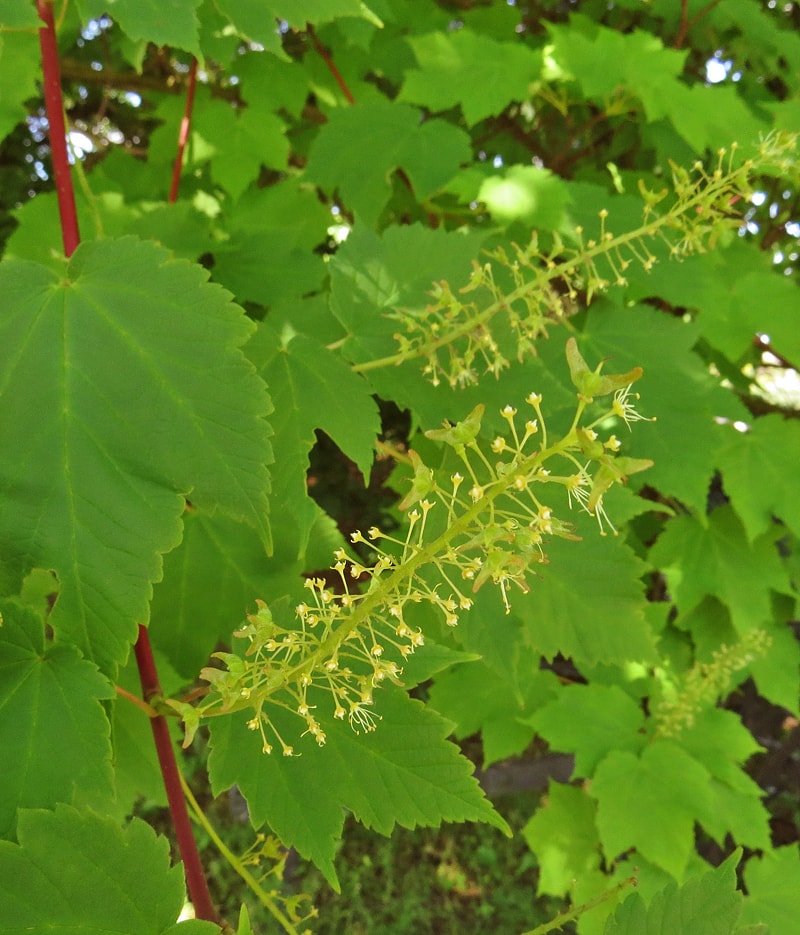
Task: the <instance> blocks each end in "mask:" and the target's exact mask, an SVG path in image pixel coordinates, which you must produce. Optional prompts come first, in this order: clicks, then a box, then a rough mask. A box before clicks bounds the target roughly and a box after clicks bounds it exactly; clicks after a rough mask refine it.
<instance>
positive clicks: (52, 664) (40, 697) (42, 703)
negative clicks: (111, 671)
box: [0, 601, 114, 931]
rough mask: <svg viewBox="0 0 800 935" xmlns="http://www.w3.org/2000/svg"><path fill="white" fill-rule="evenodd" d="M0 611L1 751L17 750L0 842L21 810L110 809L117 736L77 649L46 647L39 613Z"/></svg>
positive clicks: (98, 684) (103, 692) (2, 793)
mask: <svg viewBox="0 0 800 935" xmlns="http://www.w3.org/2000/svg"><path fill="white" fill-rule="evenodd" d="M0 606H1V607H2V626H0V659H2V663H1V664H0V712H2V717H0V745H2V749H3V750H7V751H13V756H9V757H8V759H7V761H6V763H5V765H4V767H3V772H2V777H1V778H0V836H8V834H9V832H10V831H11V830H12V828H13V825H14V813H15V811H16V809H17V808H38V807H48V806H51V805H54V804H55V803H56V802H59V801H60V802H70V803H72V802H78V803H86V804H92V805H93V806H94V807H98V808H100V807H102V806H103V805H104V804H105V805H109V804H110V802H111V799H112V798H113V788H112V773H111V736H110V728H109V724H108V719H107V718H106V715H105V712H104V711H103V707H102V705H101V703H100V700H101V699H105V698H111V697H113V695H114V690H113V688H112V686H111V685H110V684H109V683H108V681H107V680H106V679H105V678H103V676H101V675H100V673H99V672H98V671H97V668H96V667H95V666H94V665H92V664H91V663H90V662H87V661H86V660H84V659H81V657H80V654H79V653H78V652H77V650H76V649H74V648H73V647H71V646H59V645H52V644H50V645H46V644H45V639H44V624H43V622H42V621H41V620H40V619H39V618H38V617H37V616H36V615H35V614H33V613H31V612H30V611H29V610H25V609H23V608H21V607H20V606H18V605H17V604H15V603H13V602H11V601H5V602H3V603H2V605H0ZM0 919H3V921H4V922H5V921H7V917H6V916H5V915H3V914H2V912H0ZM4 931H5V928H4Z"/></svg>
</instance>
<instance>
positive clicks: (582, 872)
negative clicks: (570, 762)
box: [522, 782, 600, 896]
mask: <svg viewBox="0 0 800 935" xmlns="http://www.w3.org/2000/svg"><path fill="white" fill-rule="evenodd" d="M596 811H597V806H596V805H595V803H594V802H593V801H592V800H591V799H590V798H589V796H588V795H586V793H585V792H584V790H583V789H579V788H576V787H575V786H568V785H563V784H561V783H557V782H551V783H550V789H549V792H548V794H547V798H546V799H545V801H544V804H543V805H542V806H541V807H540V808H539V809H538V810H537V811H536V813H535V814H534V816H533V818H531V819H530V821H529V822H528V823H527V825H525V827H524V828H523V829H522V834H523V836H524V837H525V840H526V841H527V842H528V845H529V846H530V849H531V850H532V851H533V853H534V854H536V857H537V859H538V861H539V867H540V871H539V888H538V892H539V893H550V894H551V895H553V896H566V895H567V893H569V891H570V890H571V889H572V887H573V885H574V883H575V881H576V880H580V879H582V878H585V876H586V875H587V874H588V873H589V872H591V871H592V870H595V869H596V868H597V867H599V866H600V842H599V840H598V837H597V829H596V827H595V813H596Z"/></svg>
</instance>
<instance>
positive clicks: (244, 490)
mask: <svg viewBox="0 0 800 935" xmlns="http://www.w3.org/2000/svg"><path fill="white" fill-rule="evenodd" d="M204 275H205V274H204V273H203V271H202V270H200V269H199V268H197V267H192V266H190V265H189V264H186V263H183V262H180V261H170V260H169V259H168V257H167V254H166V252H165V251H163V250H162V249H160V248H158V247H155V246H154V245H152V244H148V243H143V242H140V241H137V240H135V239H133V238H130V239H124V240H120V241H100V242H97V243H94V244H87V245H85V246H82V247H81V248H80V249H79V250H78V251H77V252H76V254H75V256H74V257H73V258H72V260H71V261H70V262H69V264H68V265H67V267H66V269H65V271H64V274H63V276H62V278H60V279H59V278H58V277H56V276H55V275H54V274H53V273H52V272H51V271H50V270H47V269H45V268H43V267H39V266H37V265H36V264H33V263H26V262H22V261H19V262H15V261H7V262H5V263H3V265H2V266H0V292H2V293H3V295H4V297H5V317H4V320H3V324H2V334H1V337H2V341H1V342H0V348H2V350H0V354H2V358H0V381H2V385H3V389H4V397H5V406H6V412H11V413H13V414H14V418H13V420H8V421H6V423H5V425H4V426H3V428H2V431H1V432H0V452H2V454H0V458H2V462H0V464H2V467H0V477H2V490H3V494H4V498H3V501H2V508H1V510H0V540H1V541H2V543H3V550H4V557H5V560H6V562H7V563H8V567H9V569H10V571H11V572H12V573H13V574H15V575H19V574H21V573H24V571H25V570H26V568H27V567H30V566H32V565H39V566H43V567H49V568H53V569H54V570H55V571H56V572H57V574H58V576H59V579H60V581H61V596H60V598H59V600H58V603H57V604H56V608H55V611H54V614H53V616H52V619H51V623H52V625H53V626H54V628H55V629H56V631H57V633H58V634H59V636H60V637H61V638H63V639H68V640H71V641H73V642H74V643H76V644H77V645H78V646H79V647H80V648H81V649H82V651H83V652H84V653H86V654H87V655H88V656H89V657H90V658H92V659H94V660H95V661H97V662H98V663H99V664H100V665H101V666H102V667H108V668H110V667H112V665H113V664H114V663H116V662H122V661H124V659H125V657H126V655H127V652H128V647H129V644H130V643H132V642H133V640H134V639H135V637H136V625H137V624H138V623H140V622H142V621H146V620H147V618H148V608H147V602H148V600H149V597H150V591H151V584H152V582H154V581H156V580H158V578H159V577H160V574H161V559H160V553H162V552H165V551H167V550H169V549H171V548H174V546H175V545H177V543H178V541H179V540H180V535H181V524H180V514H181V512H182V509H183V498H184V496H190V497H191V498H192V501H193V502H194V503H195V504H196V505H197V506H198V507H203V506H205V507H207V508H210V509H212V510H213V509H214V508H217V507H219V508H221V509H223V510H224V511H225V512H226V513H229V514H231V515H233V516H237V517H240V518H242V519H247V520H249V521H250V522H251V523H253V524H254V525H255V526H256V527H257V528H258V529H259V531H260V532H261V534H262V536H263V537H264V538H265V539H266V538H267V537H268V534H269V533H268V525H267V520H266V491H267V470H266V466H265V465H266V463H267V462H268V461H269V459H270V449H269V445H268V442H267V436H268V426H267V423H266V422H265V420H264V416H265V415H266V414H267V413H268V411H269V402H268V398H267V395H266V391H265V388H264V386H263V383H262V382H261V381H260V380H259V379H258V378H257V377H256V375H255V373H254V371H253V370H252V367H251V365H249V364H248V363H247V361H246V360H245V359H244V357H243V355H242V353H241V351H240V350H239V349H238V346H239V345H241V344H242V343H243V342H244V341H245V340H246V338H247V336H248V334H249V332H250V329H251V327H252V326H251V325H250V324H249V323H248V322H247V320H246V319H245V318H244V316H243V315H242V313H241V311H240V310H239V309H237V308H236V307H235V306H234V305H232V304H231V303H230V301H229V298H228V294H227V293H225V292H224V291H223V290H222V289H220V288H219V287H216V286H211V285H208V284H206V283H205V282H204V281H203V280H204ZM34 426H35V430H32V427H34Z"/></svg>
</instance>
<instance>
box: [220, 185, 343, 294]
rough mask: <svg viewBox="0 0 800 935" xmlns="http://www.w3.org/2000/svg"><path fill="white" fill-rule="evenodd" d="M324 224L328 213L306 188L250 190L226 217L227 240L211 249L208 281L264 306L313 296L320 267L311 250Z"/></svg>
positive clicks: (323, 235)
mask: <svg viewBox="0 0 800 935" xmlns="http://www.w3.org/2000/svg"><path fill="white" fill-rule="evenodd" d="M249 180H250V177H249V176H248V179H247V181H249ZM330 223H331V215H330V212H329V211H328V210H327V209H326V208H325V206H324V205H322V204H321V203H320V200H319V198H318V197H317V194H316V192H315V191H311V190H309V189H308V187H301V186H299V185H298V184H296V183H295V182H294V181H292V180H288V181H285V182H281V183H280V184H279V185H270V186H267V187H266V188H255V189H254V188H250V189H249V190H248V192H247V195H246V197H243V198H240V199H239V201H238V202H237V203H236V205H235V206H234V207H233V208H232V209H231V210H230V211H228V212H226V215H225V226H226V230H227V232H228V234H229V238H228V239H227V240H226V241H225V243H222V244H216V245H215V246H214V247H213V251H212V252H213V253H214V279H215V280H216V281H217V282H219V283H221V284H222V285H223V286H225V287H226V288H227V289H230V290H231V292H233V293H234V294H235V295H236V297H237V298H238V299H239V300H240V301H244V300H248V301H251V302H258V303H259V304H261V305H269V306H274V305H275V303H277V302H279V301H281V300H283V299H297V298H298V297H299V296H302V295H306V294H308V293H316V292H319V290H320V288H321V286H322V282H323V279H324V278H325V275H326V266H325V263H324V262H323V260H322V257H320V256H319V255H317V254H316V253H314V252H313V251H314V248H315V247H317V246H318V245H319V244H320V242H321V241H324V240H325V238H326V236H327V235H326V233H325V231H326V228H327V227H328V226H329V225H330ZM289 268H291V271H292V275H291V276H286V275H285V272H286V270H287V269H289Z"/></svg>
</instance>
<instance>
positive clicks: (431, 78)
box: [400, 29, 542, 126]
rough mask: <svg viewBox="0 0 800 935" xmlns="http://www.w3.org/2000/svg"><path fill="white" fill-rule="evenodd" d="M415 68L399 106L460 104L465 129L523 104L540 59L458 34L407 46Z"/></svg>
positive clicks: (522, 49)
mask: <svg viewBox="0 0 800 935" xmlns="http://www.w3.org/2000/svg"><path fill="white" fill-rule="evenodd" d="M409 42H410V44H411V48H412V49H413V50H414V55H415V57H416V59H417V63H418V66H419V67H418V68H415V69H412V70H410V71H408V72H406V80H405V83H404V84H403V88H402V91H401V92H400V100H403V101H410V102H411V103H412V104H422V105H423V106H425V107H427V108H428V109H429V110H431V111H442V110H449V109H450V108H452V107H456V106H458V105H459V104H460V105H461V109H462V111H463V113H464V117H465V119H466V121H467V125H468V126H472V124H474V123H477V122H478V121H479V120H483V119H484V118H485V117H490V116H492V115H493V114H499V113H500V112H501V111H503V110H504V109H505V108H506V107H507V106H508V104H510V103H511V102H512V101H523V100H526V99H527V97H528V95H529V86H530V84H531V83H532V82H533V81H534V80H535V79H536V78H537V77H538V76H539V71H540V70H541V64H542V59H541V54H540V53H537V52H534V51H533V50H532V49H529V48H527V47H526V46H524V45H521V44H514V43H511V42H497V41H496V40H494V39H490V38H489V37H488V36H482V35H479V34H476V33H474V32H473V31H472V30H470V29H460V30H458V31H457V32H454V33H448V34H446V33H440V32H436V33H430V34H428V35H426V36H415V37H413V38H411V39H410V40H409Z"/></svg>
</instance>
